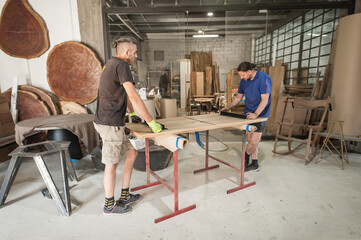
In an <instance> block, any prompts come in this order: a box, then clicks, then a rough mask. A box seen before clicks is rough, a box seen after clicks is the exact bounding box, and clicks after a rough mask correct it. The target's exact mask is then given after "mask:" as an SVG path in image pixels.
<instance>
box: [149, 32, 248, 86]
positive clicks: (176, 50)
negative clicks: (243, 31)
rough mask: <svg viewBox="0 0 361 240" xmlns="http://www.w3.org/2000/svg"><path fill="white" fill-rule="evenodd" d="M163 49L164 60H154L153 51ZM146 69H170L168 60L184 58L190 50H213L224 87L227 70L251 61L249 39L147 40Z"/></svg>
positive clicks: (214, 59)
mask: <svg viewBox="0 0 361 240" xmlns="http://www.w3.org/2000/svg"><path fill="white" fill-rule="evenodd" d="M156 50H163V51H164V61H155V60H154V51H156ZM144 51H145V58H144V60H145V61H146V63H147V65H148V70H159V69H170V65H169V63H170V61H171V60H174V59H180V58H184V57H185V54H187V53H188V54H189V53H190V52H191V51H203V52H208V51H212V52H213V61H214V62H217V65H218V66H219V73H220V82H221V90H223V91H224V90H225V88H226V79H227V72H229V71H230V70H231V68H236V67H237V66H238V64H239V63H241V62H242V61H251V39H250V38H240V37H226V38H224V37H219V38H213V39H190V40H187V45H186V43H185V40H184V39H183V40H169V39H168V40H147V41H146V42H145V43H144Z"/></svg>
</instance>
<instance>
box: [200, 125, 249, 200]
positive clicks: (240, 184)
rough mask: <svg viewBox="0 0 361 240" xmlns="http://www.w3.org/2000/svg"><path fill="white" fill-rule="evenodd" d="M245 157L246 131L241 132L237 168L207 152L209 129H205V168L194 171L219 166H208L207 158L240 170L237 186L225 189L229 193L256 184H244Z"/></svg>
mask: <svg viewBox="0 0 361 240" xmlns="http://www.w3.org/2000/svg"><path fill="white" fill-rule="evenodd" d="M245 157H246V131H243V132H242V161H241V169H239V168H237V167H235V166H232V165H231V164H229V163H227V162H225V161H223V160H221V159H218V158H216V157H214V156H211V155H210V154H209V131H208V130H207V131H206V158H205V165H206V166H205V168H201V169H198V170H195V171H194V173H200V172H204V171H208V170H210V169H214V168H218V167H219V165H214V166H211V167H208V158H212V159H213V160H215V161H217V162H220V163H223V164H224V165H227V166H228V167H231V168H233V169H235V170H237V171H239V172H241V178H240V183H239V187H236V188H232V189H229V190H228V191H227V193H228V194H230V193H233V192H236V191H238V190H241V189H244V188H247V187H250V186H253V185H255V184H256V182H251V183H247V184H244V162H245Z"/></svg>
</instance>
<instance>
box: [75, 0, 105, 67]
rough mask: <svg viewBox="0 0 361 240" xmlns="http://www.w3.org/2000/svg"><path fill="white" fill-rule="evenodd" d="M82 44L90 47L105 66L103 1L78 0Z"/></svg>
mask: <svg viewBox="0 0 361 240" xmlns="http://www.w3.org/2000/svg"><path fill="white" fill-rule="evenodd" d="M78 15H79V28H80V35H81V40H82V43H84V44H86V45H87V46H88V47H90V48H91V49H92V50H93V51H94V52H95V53H96V54H97V56H98V57H99V60H101V61H102V63H103V64H104V60H105V56H104V38H103V20H102V7H101V0H91V1H90V0H78Z"/></svg>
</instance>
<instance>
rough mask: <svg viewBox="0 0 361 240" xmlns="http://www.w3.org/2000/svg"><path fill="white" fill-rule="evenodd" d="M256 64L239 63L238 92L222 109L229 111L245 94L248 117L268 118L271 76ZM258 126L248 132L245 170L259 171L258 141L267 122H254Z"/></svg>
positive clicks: (245, 111) (245, 110)
mask: <svg viewBox="0 0 361 240" xmlns="http://www.w3.org/2000/svg"><path fill="white" fill-rule="evenodd" d="M255 67H256V65H255V64H252V63H250V62H242V63H241V64H239V66H238V68H237V71H238V74H239V76H240V77H241V83H240V84H239V88H238V93H237V95H236V97H235V98H234V100H233V101H232V102H231V104H229V106H228V107H226V108H223V109H221V111H229V110H230V109H231V108H233V107H235V106H237V105H238V104H239V103H240V102H241V100H242V98H243V96H245V97H246V100H245V109H244V113H246V114H247V119H256V118H257V117H265V118H267V117H268V116H269V113H270V109H271V90H272V81H271V78H270V77H269V76H268V75H267V74H266V73H264V72H260V71H258V70H257V69H255ZM252 125H255V126H256V127H257V130H256V131H255V132H247V137H248V144H247V148H246V159H245V171H258V170H259V166H258V143H259V141H260V140H261V137H262V132H263V131H264V128H265V126H266V122H260V123H255V124H252ZM250 156H252V163H251V164H249V157H250Z"/></svg>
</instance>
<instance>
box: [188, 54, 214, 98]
mask: <svg viewBox="0 0 361 240" xmlns="http://www.w3.org/2000/svg"><path fill="white" fill-rule="evenodd" d="M190 58H191V84H190V93H191V95H192V96H194V95H198V96H199V95H212V94H214V93H217V92H219V91H220V84H219V67H218V66H217V63H216V62H213V60H212V59H213V55H212V51H209V52H191V54H190Z"/></svg>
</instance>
